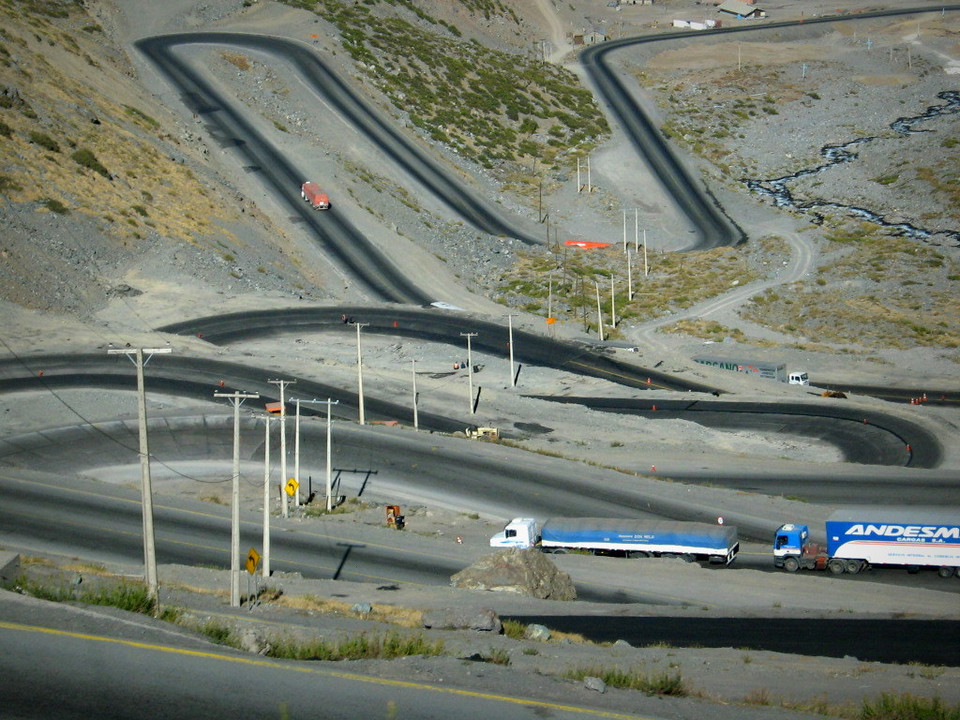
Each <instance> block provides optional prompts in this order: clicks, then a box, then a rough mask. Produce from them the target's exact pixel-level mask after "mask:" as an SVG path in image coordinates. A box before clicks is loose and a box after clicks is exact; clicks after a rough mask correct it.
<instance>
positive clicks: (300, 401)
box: [297, 398, 340, 512]
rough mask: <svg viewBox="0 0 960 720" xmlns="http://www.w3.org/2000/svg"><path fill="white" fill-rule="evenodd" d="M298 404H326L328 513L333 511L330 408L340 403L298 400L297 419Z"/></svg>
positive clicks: (328, 400)
mask: <svg viewBox="0 0 960 720" xmlns="http://www.w3.org/2000/svg"><path fill="white" fill-rule="evenodd" d="M300 403H307V404H308V405H314V404H317V405H319V404H320V403H326V404H327V483H326V484H327V502H326V506H327V512H330V511H331V510H332V509H333V501H332V500H331V497H330V485H331V476H332V474H333V465H332V461H331V459H330V456H331V453H330V450H331V447H332V444H331V442H330V406H331V405H338V404H339V403H340V401H339V400H331V399H330V398H327V399H326V400H317V399H316V398H314V399H313V400H301V399H298V400H297V417H298V418H299V415H300ZM297 427H298V430H297V439H298V441H299V438H300V436H299V433H300V431H299V425H298V426H297ZM297 482H298V483H299V482H300V476H299V475H297ZM297 490H298V492H299V487H298V488H297ZM297 502H298V503H299V500H298V501H297Z"/></svg>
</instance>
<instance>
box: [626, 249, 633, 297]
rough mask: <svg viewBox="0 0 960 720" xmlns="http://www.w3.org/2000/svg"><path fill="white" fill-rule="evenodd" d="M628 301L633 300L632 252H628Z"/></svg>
mask: <svg viewBox="0 0 960 720" xmlns="http://www.w3.org/2000/svg"><path fill="white" fill-rule="evenodd" d="M627 300H628V301H629V300H633V268H632V267H631V266H630V251H629V250H628V251H627Z"/></svg>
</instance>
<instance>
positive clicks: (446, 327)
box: [159, 307, 943, 468]
mask: <svg viewBox="0 0 960 720" xmlns="http://www.w3.org/2000/svg"><path fill="white" fill-rule="evenodd" d="M344 313H345V314H347V315H348V316H351V315H353V316H354V317H356V318H357V319H358V320H360V321H362V322H364V323H369V325H368V326H367V327H365V328H364V331H365V332H373V333H378V334H386V335H401V336H405V337H417V338H420V339H424V340H431V341H435V342H446V343H449V344H451V345H456V346H458V347H459V346H461V345H462V342H463V340H462V338H461V337H460V332H462V331H464V329H467V330H469V331H470V332H477V333H478V335H477V337H475V338H474V340H473V347H474V348H475V349H477V350H478V351H482V352H485V353H488V354H491V355H494V356H498V357H503V356H505V355H506V354H507V352H508V346H509V339H508V338H509V336H508V334H507V331H506V329H505V328H503V327H502V326H500V325H497V324H495V323H490V322H486V321H483V320H478V319H475V318H465V317H463V316H461V315H451V314H448V313H439V312H436V311H423V310H416V309H408V308H393V307H391V308H387V309H372V308H364V307H345V308H336V307H329V308H296V309H293V310H276V311H270V310H268V311H258V312H253V313H237V314H233V315H221V316H214V317H209V318H198V319H195V320H188V321H184V322H181V323H175V324H173V325H168V326H165V327H163V328H159V330H160V331H162V332H172V333H180V334H189V335H199V336H202V337H203V338H204V339H206V340H207V341H209V342H213V343H216V344H227V343H230V342H236V341H239V340H244V339H251V338H258V337H265V336H271V335H274V336H276V335H289V334H291V333H297V332H312V333H315V332H323V331H324V330H330V329H333V328H337V327H341V328H342V320H341V315H343V314H344ZM513 346H514V356H515V358H516V359H518V361H519V362H521V363H523V362H526V363H530V364H534V365H538V366H541V367H550V368H555V369H557V370H562V371H565V372H570V373H573V374H576V375H586V376H590V377H599V378H602V379H604V380H608V381H610V382H614V383H617V384H620V385H624V386H627V387H632V388H651V389H652V388H657V389H668V390H680V391H692V392H698V393H715V392H716V391H715V390H714V389H713V388H711V387H710V386H707V385H703V384H700V383H693V382H688V381H685V380H682V379H679V378H675V377H672V376H670V375H668V374H666V373H662V372H660V371H658V370H655V369H649V368H642V367H639V366H637V365H632V364H630V363H625V362H620V361H617V360H615V359H613V358H610V357H607V356H605V355H602V354H598V353H597V352H595V351H592V350H591V349H590V348H589V346H587V345H585V344H574V343H570V342H561V341H557V340H552V339H550V338H546V337H543V336H539V335H535V334H533V333H526V332H523V331H519V330H514V337H513ZM648 380H649V381H650V382H649V384H648V382H647V381H648ZM541 399H546V400H562V399H560V398H552V397H543V398H541ZM568 402H579V403H581V404H586V405H590V406H591V407H596V408H603V409H608V410H614V411H617V412H639V411H649V410H650V407H651V403H650V402H649V401H639V400H612V399H606V400H602V401H599V400H598V401H591V400H589V399H587V398H581V399H577V400H568ZM657 406H658V408H660V409H661V410H658V412H662V411H666V410H667V408H668V407H669V408H670V411H671V412H672V413H673V415H672V417H679V418H682V419H685V420H691V421H693V422H699V423H700V424H704V425H709V426H714V427H716V426H719V427H725V428H726V427H730V426H738V427H741V428H742V427H748V426H749V423H748V422H747V418H749V420H750V423H752V424H753V427H755V428H756V429H761V428H769V425H770V418H771V417H772V416H777V417H778V418H779V419H780V421H781V424H780V425H779V427H778V430H780V431H785V432H791V431H793V430H794V429H796V428H799V434H804V435H809V436H816V437H821V438H822V439H824V440H825V441H827V442H832V443H833V444H836V445H838V446H839V447H841V449H842V450H843V452H844V453H845V456H846V457H847V458H848V460H849V461H851V462H869V463H874V464H885V465H906V466H909V467H920V468H932V467H937V466H938V465H939V464H940V463H941V462H942V461H943V447H942V445H941V444H940V441H939V440H938V439H937V438H936V436H934V435H933V434H932V433H930V432H929V431H927V430H926V429H924V428H922V427H921V426H919V425H916V424H914V423H911V422H909V421H905V420H901V419H899V418H896V417H894V416H892V415H888V414H885V413H880V412H875V411H874V412H867V413H864V412H862V411H857V412H854V411H851V410H849V409H848V408H846V407H845V406H843V405H839V404H837V403H836V402H833V401H831V402H830V403H817V404H800V403H795V404H784V403H783V402H780V401H778V402H776V403H736V404H734V403H729V402H719V401H717V402H711V401H708V400H705V399H701V398H698V399H697V400H695V401H690V400H676V401H671V402H670V403H661V402H658V403H657ZM662 416H663V415H662V414H661V415H657V417H662ZM751 416H752V417H751ZM804 418H806V419H804ZM738 423H739V425H738ZM792 425H795V426H796V428H794V427H791V426H792ZM878 431H882V433H879V432H878ZM907 447H909V451H907V450H906V448H907Z"/></svg>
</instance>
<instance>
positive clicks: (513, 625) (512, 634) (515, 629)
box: [503, 620, 527, 640]
mask: <svg viewBox="0 0 960 720" xmlns="http://www.w3.org/2000/svg"><path fill="white" fill-rule="evenodd" d="M526 632H527V626H526V625H525V624H524V623H522V622H520V621H519V620H504V621H503V634H504V635H506V636H507V637H508V638H510V639H511V640H523V638H524V635H525V633H526Z"/></svg>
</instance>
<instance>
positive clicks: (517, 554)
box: [450, 548, 577, 600]
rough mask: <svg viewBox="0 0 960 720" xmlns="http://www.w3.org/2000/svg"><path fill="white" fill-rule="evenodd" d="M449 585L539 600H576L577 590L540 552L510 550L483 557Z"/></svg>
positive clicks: (451, 579) (568, 577)
mask: <svg viewBox="0 0 960 720" xmlns="http://www.w3.org/2000/svg"><path fill="white" fill-rule="evenodd" d="M450 584H451V585H453V586H454V587H458V588H467V589H470V590H492V591H494V592H512V593H517V594H519V595H527V596H529V597H534V598H539V599H541V600H576V598H577V590H576V588H575V587H574V586H573V581H572V580H571V579H570V576H569V575H567V574H566V573H563V572H560V571H559V570H557V566H556V565H554V564H553V562H551V561H550V559H549V558H548V557H547V556H546V555H544V554H543V553H542V552H540V551H539V550H535V549H532V548H531V549H527V550H519V549H517V548H509V549H507V550H498V551H497V552H495V553H493V554H491V555H485V556H484V557H482V558H480V559H479V560H477V561H476V562H475V563H474V564H473V565H471V566H470V567H468V568H466V569H464V570H461V571H460V572H458V573H457V574H456V575H454V576H453V577H452V578H450Z"/></svg>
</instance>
